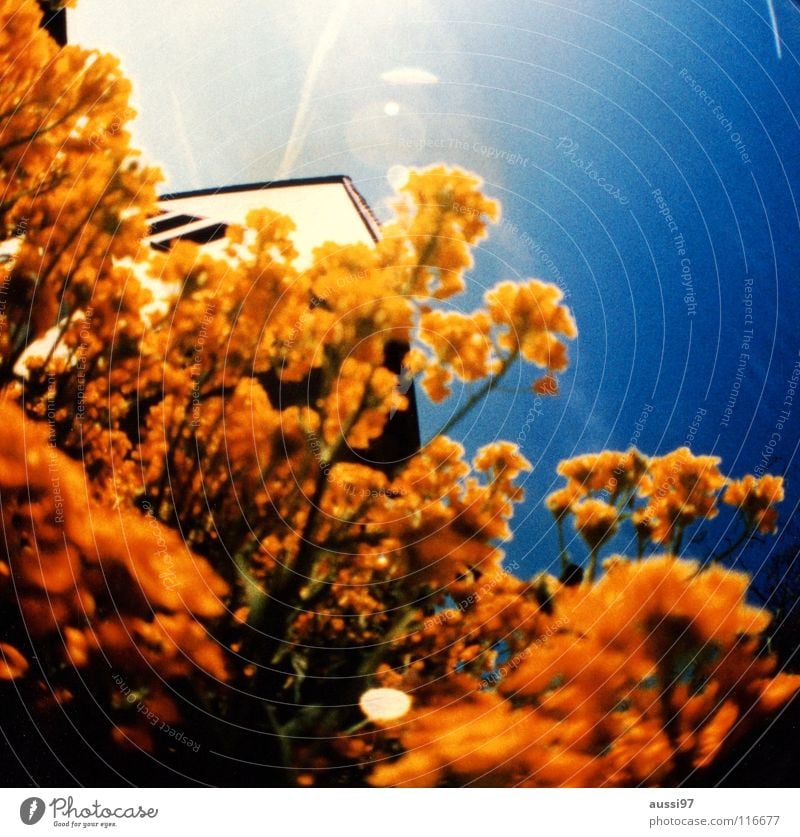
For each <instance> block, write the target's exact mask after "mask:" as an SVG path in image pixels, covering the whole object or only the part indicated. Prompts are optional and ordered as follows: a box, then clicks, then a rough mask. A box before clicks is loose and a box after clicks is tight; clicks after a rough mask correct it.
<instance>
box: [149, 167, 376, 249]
mask: <svg viewBox="0 0 800 837" xmlns="http://www.w3.org/2000/svg"><path fill="white" fill-rule="evenodd" d="M159 207H160V209H161V210H162V212H161V214H159V215H156V216H155V217H153V218H152V219H151V235H150V237H149V239H148V240H149V242H150V244H152V245H153V246H154V247H157V248H160V249H166V248H167V247H169V245H170V243H171V242H172V241H174V240H176V239H185V240H190V241H195V242H197V243H202V244H210V243H212V242H214V241H216V240H218V239H220V238H223V237H224V235H225V230H226V227H227V225H228V224H230V223H243V222H244V221H245V218H246V216H247V213H248V212H249V211H250V210H251V209H255V208H257V207H267V208H269V209H273V210H275V211H277V212H280V213H282V214H285V215H288V216H289V217H291V218H292V219H293V220H295V222H296V225H297V230H296V233H295V235H296V239H297V241H296V244H297V246H298V250H299V251H300V253H301V256H302V257H303V258H304V259H308V258H309V256H310V252H311V250H313V248H314V247H315V246H317V245H319V244H322V243H323V242H324V241H338V242H341V243H343V244H345V243H352V242H355V241H372V242H375V241H377V240H378V238H379V237H380V223H379V222H378V219H377V218H376V217H375V215H374V213H373V212H372V210H371V209H370V207H369V204H368V203H367V202H366V200H364V198H363V196H362V195H361V194H360V193H359V191H358V190H357V189H356V188H355V186H354V185H353V182H352V180H351V179H350V178H349V177H348V176H347V175H341V174H336V175H326V176H322V177H309V178H296V179H292V180H273V181H265V182H258V183H243V184H239V185H230V186H218V187H213V188H207V189H195V190H191V191H187V192H175V193H170V194H166V195H163V196H162V197H161V198H160V199H159Z"/></svg>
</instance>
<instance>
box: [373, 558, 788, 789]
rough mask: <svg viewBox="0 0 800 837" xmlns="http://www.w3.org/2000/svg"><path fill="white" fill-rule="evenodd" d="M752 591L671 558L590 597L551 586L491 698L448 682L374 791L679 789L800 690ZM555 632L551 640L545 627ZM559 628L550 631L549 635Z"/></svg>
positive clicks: (403, 730) (420, 707)
mask: <svg viewBox="0 0 800 837" xmlns="http://www.w3.org/2000/svg"><path fill="white" fill-rule="evenodd" d="M747 583H748V577H747V576H746V575H744V574H742V573H736V572H732V571H730V570H726V569H723V568H722V567H719V566H717V567H712V568H709V569H706V570H700V568H699V566H698V565H697V564H696V563H695V562H691V561H682V560H679V559H676V558H673V557H659V558H651V559H649V560H647V561H642V562H634V563H631V562H629V561H626V560H623V559H616V560H614V561H613V562H611V563H610V565H609V569H608V572H607V574H606V575H605V576H604V577H603V579H602V580H601V581H600V582H598V584H596V585H594V586H593V587H581V588H568V587H558V585H553V583H552V582H551V585H553V587H554V589H553V595H552V599H551V600H550V608H551V612H550V613H549V615H545V614H543V613H540V615H539V617H538V619H537V620H536V622H535V628H534V626H533V625H531V626H530V627H531V632H530V634H529V635H530V636H532V637H535V636H536V631H537V630H538V632H539V634H540V639H539V640H534V642H533V643H532V644H531V645H530V646H529V647H528V649H527V651H526V652H524V653H520V654H517V655H516V656H515V658H514V661H515V664H514V665H508V666H506V668H507V670H508V673H507V674H506V676H505V677H504V678H503V679H501V680H500V681H499V682H498V684H497V687H496V689H494V690H486V689H476V688H475V681H474V680H473V679H472V678H469V677H466V676H463V675H453V676H451V677H450V678H448V683H447V686H446V687H443V688H439V689H437V690H436V691H435V692H434V693H432V694H430V695H429V696H428V695H426V692H425V690H424V689H423V690H421V691H420V698H421V697H422V696H426V697H428V699H427V700H421V699H417V700H415V705H414V708H413V709H412V710H411V712H410V713H409V714H408V715H407V716H406V717H405V718H404V719H402V720H401V721H399V722H397V723H396V724H394V725H392V726H391V727H389V728H388V729H387V730H386V731H385V733H384V735H385V736H387V737H388V738H390V739H391V738H393V739H397V740H399V742H400V743H401V744H402V747H403V755H402V756H401V757H400V758H399V759H397V760H394V761H385V762H384V763H382V764H381V765H379V766H378V767H377V768H376V769H375V770H374V771H373V774H372V782H373V784H375V785H379V786H389V785H391V786H406V787H408V786H422V787H428V786H431V785H439V784H443V785H453V784H457V785H463V784H467V783H468V784H470V785H473V786H474V785H489V786H498V785H500V786H509V785H513V786H524V787H587V786H588V787H630V786H642V785H645V786H659V785H666V786H674V785H676V784H678V783H680V782H681V781H684V780H685V779H687V778H689V776H690V775H692V776H693V775H695V771H698V770H702V769H703V768H705V767H707V766H708V765H709V764H711V763H712V762H713V760H714V759H715V758H718V757H720V755H721V754H722V753H724V752H725V751H726V750H728V749H730V748H731V747H732V746H733V745H734V744H735V743H736V742H737V741H738V740H740V739H741V738H742V737H744V736H746V735H747V734H748V733H749V732H750V731H751V730H752V729H754V728H755V729H757V728H758V725H759V724H760V723H762V722H763V720H764V719H765V718H766V717H768V716H769V715H770V714H771V713H774V712H775V711H776V710H777V709H778V708H780V706H781V705H782V704H783V703H785V701H786V700H787V699H788V698H789V697H790V696H791V695H793V694H794V693H795V692H796V691H797V690H798V688H800V676H795V675H786V674H778V675H776V674H775V673H774V666H775V662H774V660H773V659H772V658H770V657H768V656H765V655H763V654H761V653H760V646H759V639H758V635H759V633H760V632H761V631H762V630H763V628H764V627H765V626H766V624H767V623H768V621H769V616H768V614H766V613H765V612H764V611H761V610H759V609H758V608H754V607H752V606H750V605H748V604H747V603H746V600H745V594H746V589H747ZM548 626H550V627H548ZM553 626H555V629H553Z"/></svg>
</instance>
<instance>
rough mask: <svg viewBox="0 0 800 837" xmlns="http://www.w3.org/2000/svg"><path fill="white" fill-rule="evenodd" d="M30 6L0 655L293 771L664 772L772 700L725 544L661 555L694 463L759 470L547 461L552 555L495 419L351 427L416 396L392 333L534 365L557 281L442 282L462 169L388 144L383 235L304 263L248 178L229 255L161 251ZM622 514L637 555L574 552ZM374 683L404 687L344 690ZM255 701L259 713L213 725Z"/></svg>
mask: <svg viewBox="0 0 800 837" xmlns="http://www.w3.org/2000/svg"><path fill="white" fill-rule="evenodd" d="M39 17H40V13H39V10H38V7H37V4H36V3H35V2H33V0H0V75H1V76H2V79H3V84H2V86H0V180H2V184H1V186H0V188H1V189H2V194H3V201H2V204H0V212H2V229H1V230H0V235H2V245H3V247H4V249H3V251H2V252H3V256H2V259H0V284H2V288H3V295H2V305H0V426H2V428H3V433H2V434H0V499H1V500H2V508H1V516H2V524H3V531H4V539H3V546H2V552H0V602H2V608H3V612H4V614H5V615H6V616H5V618H4V624H5V625H7V626H8V627H7V629H6V630H5V631H4V634H3V636H2V637H0V687H2V686H3V685H4V684H6V685H7V684H10V683H13V684H14V686H15V688H18V689H20V690H26V689H27V692H26V694H30V695H32V696H34V697H35V700H33V701H32V703H31V708H32V711H33V712H34V713H39V715H40V716H41V717H42V718H44V717H46V716H47V715H48V713H53V712H54V711H55V708H56V707H57V706H68V705H70V703H71V702H74V701H78V700H81V699H82V698H81V697H79V696H78V690H77V689H76V685H77V684H78V682H79V681H80V682H84V679H85V678H87V677H89V675H91V677H90V678H89V679H90V681H91V682H92V683H93V684H96V687H95V690H94V694H93V699H94V700H95V701H96V703H97V706H98V707H99V708H100V709H101V710H102V712H98V721H97V723H98V724H99V725H101V727H102V729H103V730H104V734H107V736H108V738H109V739H110V740H111V741H112V742H113V745H114V747H116V748H117V749H118V751H119V753H120V754H124V753H126V752H147V753H152V754H154V755H155V756H156V757H157V758H159V759H168V758H169V757H170V756H169V748H168V747H167V745H166V743H165V741H164V740H163V736H159V734H158V732H157V731H155V730H154V729H153V727H152V724H151V723H149V721H148V718H149V716H148V715H147V714H145V713H143V712H141V711H135V710H133V709H132V707H131V705H130V701H129V700H128V695H130V694H134V695H135V696H136V697H137V699H138V700H139V701H140V702H141V703H142V704H143V705H144V706H145V707H146V708H147V711H148V712H149V713H150V715H151V716H153V717H157V718H160V719H161V720H162V721H164V722H166V723H168V724H170V725H173V726H175V727H177V728H182V727H185V729H186V733H187V735H189V737H190V738H191V739H192V740H196V741H201V740H204V738H205V739H206V740H207V739H209V738H213V740H214V742H215V747H217V748H219V749H222V750H223V751H225V748H226V747H227V748H228V750H227V752H228V753H229V755H230V756H231V757H232V758H236V759H243V760H251V761H253V763H256V762H257V761H258V760H259V759H264V760H266V761H268V760H270V759H277V758H279V759H281V760H283V763H284V766H285V767H288V768H291V769H292V771H293V772H292V774H291V775H292V776H293V781H296V783H298V784H301V785H308V784H314V783H318V782H324V781H327V779H326V777H330V776H331V775H333V773H332V771H339V772H340V774H341V775H342V776H344V777H345V779H344V780H342V781H346V782H349V783H361V784H364V783H372V784H374V785H424V786H429V785H430V786H434V785H439V784H450V785H451V784H465V783H472V784H474V783H478V784H492V785H512V784H513V785H535V786H566V785H592V786H594V785H597V786H600V785H615V786H620V785H638V784H648V785H670V784H673V783H676V782H678V781H682V780H684V779H685V778H686V777H687V776H689V775H691V774H692V772H693V771H696V770H700V769H702V768H704V767H707V766H708V765H709V764H711V763H712V762H713V761H714V760H715V759H717V758H720V757H721V756H722V754H724V753H725V752H726V751H727V750H728V749H729V748H730V747H732V746H733V745H734V744H735V743H736V741H737V740H739V739H741V738H743V737H745V736H747V735H748V734H751V733H752V731H753V730H758V729H759V728H760V725H763V724H764V723H766V720H767V719H768V718H769V717H770V716H771V714H773V713H775V712H776V711H777V710H778V709H780V707H781V706H782V705H784V704H785V703H786V701H787V700H788V699H789V698H790V697H791V695H792V694H793V693H794V692H795V691H796V690H797V689H798V686H799V685H800V683H799V682H798V679H797V678H795V677H791V676H789V675H786V674H782V673H777V672H776V671H775V661H774V659H773V658H772V657H770V656H769V655H768V654H766V653H764V651H763V648H762V632H763V631H764V629H765V627H766V624H767V622H768V616H767V614H766V613H765V612H764V611H761V610H759V609H756V608H754V607H752V606H751V605H749V604H748V603H747V600H746V591H747V584H748V579H747V577H746V576H745V575H743V574H741V573H737V572H733V571H731V570H728V569H725V568H724V567H723V566H722V565H719V564H713V565H711V566H709V567H701V566H700V565H698V564H697V563H696V562H693V561H689V560H684V559H681V558H678V557H675V555H676V554H677V553H678V552H679V551H680V546H681V543H682V539H683V535H684V532H685V531H686V530H687V529H688V528H689V527H691V526H693V525H694V524H696V523H700V522H702V521H703V520H706V519H709V518H711V517H713V516H714V515H715V514H716V513H717V501H718V497H719V495H720V493H721V492H724V493H722V502H723V503H725V504H728V505H730V506H732V507H733V508H735V509H736V510H737V512H738V513H739V515H740V517H741V519H742V523H743V530H744V532H745V534H746V535H749V534H752V533H754V532H760V533H768V532H770V531H772V530H773V529H774V528H775V526H776V510H775V505H776V504H777V503H778V502H779V501H780V500H781V499H782V496H783V494H782V492H783V487H782V481H781V479H780V478H779V477H773V476H770V475H767V476H764V477H762V478H760V479H756V478H754V477H752V476H746V477H744V478H743V479H741V480H731V479H728V478H726V477H725V476H723V474H722V473H721V472H720V471H719V467H718V466H719V464H720V463H719V461H718V460H717V459H715V458H714V457H708V456H695V455H694V454H692V453H691V452H690V451H689V450H688V449H686V448H682V449H680V450H677V451H674V452H672V453H669V454H667V455H665V456H660V457H647V456H645V455H643V454H641V453H640V452H638V451H635V450H631V451H628V452H615V451H603V452H601V453H599V454H591V455H586V456H582V457H579V458H577V459H572V460H569V461H565V462H562V463H561V465H560V467H559V473H560V474H561V475H562V476H563V477H565V479H566V481H567V482H566V486H565V487H564V488H562V489H560V490H559V491H557V492H555V493H554V494H552V495H551V496H550V497H549V498H548V500H547V505H548V507H549V508H550V510H551V511H552V512H553V514H554V516H555V517H556V521H557V523H558V525H559V526H561V525H563V524H564V522H565V521H566V520H567V519H568V518H570V517H571V518H572V520H573V522H574V525H575V527H576V529H577V530H578V532H580V534H581V536H582V537H583V539H584V540H585V542H586V545H587V549H588V552H589V559H588V563H587V566H586V568H585V572H584V577H583V581H582V583H579V584H565V583H562V582H561V581H559V580H558V579H556V578H554V577H551V576H541V577H539V578H536V579H532V580H523V579H520V578H517V577H516V576H515V575H513V574H512V573H510V572H506V571H505V570H504V569H503V561H504V558H505V553H504V551H503V548H502V544H503V543H504V542H507V541H510V540H511V539H512V534H513V531H512V516H513V511H514V506H515V505H516V504H518V503H520V502H522V501H523V499H524V492H523V490H522V488H521V487H520V485H519V481H520V477H521V476H522V475H523V474H524V473H526V472H527V471H530V469H531V465H530V463H529V462H528V461H527V460H526V459H525V457H524V456H523V455H522V454H521V452H520V451H519V450H518V448H517V446H516V445H514V444H511V443H508V442H502V441H495V442H492V443H490V444H487V445H486V446H484V447H483V448H481V449H480V450H479V451H478V453H477V454H476V455H475V457H474V458H473V459H472V461H469V460H468V459H467V457H466V455H465V451H464V448H463V446H462V445H461V444H459V443H458V442H457V441H454V440H453V439H450V438H448V437H447V436H444V435H440V436H437V437H436V438H434V439H432V440H431V441H430V442H429V443H427V444H426V445H424V446H423V448H422V449H421V450H420V451H419V452H418V453H416V454H415V455H413V456H411V457H410V458H409V459H408V460H407V461H405V462H403V463H402V464H401V465H400V466H398V467H397V468H395V469H394V470H393V471H387V470H386V469H378V468H373V467H370V466H369V465H367V464H363V463H359V462H355V461H353V457H352V456H351V453H352V451H354V450H356V451H358V450H360V451H363V450H364V449H366V448H367V447H368V446H369V445H370V443H371V442H372V441H373V440H375V439H377V438H378V437H380V435H381V434H382V433H383V431H384V428H385V425H386V423H387V421H388V417H389V416H390V415H391V414H392V413H393V412H394V411H397V410H403V409H405V408H406V406H407V400H406V396H404V395H402V394H400V392H399V390H398V386H397V384H398V378H397V375H395V374H394V373H392V372H390V371H389V370H388V369H387V368H386V366H384V354H385V349H386V344H387V342H389V341H395V342H396V341H399V342H401V343H406V344H409V345H413V346H414V348H413V349H412V350H411V351H410V352H409V354H408V357H407V359H406V364H407V367H408V368H409V369H410V370H411V371H412V372H414V373H415V374H417V375H418V376H419V379H420V380H421V384H422V387H423V388H424V390H425V392H426V393H427V395H428V397H429V398H430V399H432V400H433V401H439V400H442V399H445V398H447V397H448V395H449V394H450V391H451V387H452V385H453V383H454V381H455V380H460V381H462V382H465V383H467V384H470V385H476V386H478V387H480V386H481V385H483V384H485V383H486V382H491V381H496V380H499V379H500V378H502V376H503V375H504V374H505V373H506V372H507V371H508V370H510V369H511V368H512V366H513V365H515V364H518V363H525V364H529V365H530V366H532V367H533V368H534V370H535V371H534V373H533V375H532V386H533V387H534V388H535V389H536V391H537V392H541V393H547V394H555V393H556V391H557V387H556V386H555V376H556V375H557V374H558V373H559V372H562V371H563V370H564V369H565V368H566V366H567V362H568V356H567V342H568V341H569V340H570V339H572V338H574V337H575V336H576V334H577V330H576V325H575V322H574V320H573V318H572V315H571V313H570V311H569V310H568V308H567V307H566V306H565V305H564V303H563V299H562V295H561V292H560V291H559V289H558V288H556V287H554V286H552V285H550V284H547V283H544V282H542V281H539V280H537V279H529V280H524V281H520V282H510V281H509V282H501V283H500V284H498V285H497V286H495V287H494V288H491V289H490V290H488V291H487V293H486V294H485V298H484V305H483V307H481V308H479V309H478V310H475V311H472V312H471V313H457V312H454V311H452V310H450V309H449V308H445V307H443V306H442V303H443V301H446V300H448V299H449V298H450V297H452V296H454V295H457V294H458V293H460V292H461V291H462V290H463V289H464V287H465V275H466V272H467V271H468V270H469V269H470V268H471V267H472V264H473V262H472V255H471V251H472V248H473V247H474V245H475V244H476V243H478V242H479V241H480V240H481V239H482V238H483V237H484V236H485V235H486V234H487V230H488V225H489V224H490V223H491V222H492V221H493V220H496V219H497V218H498V216H499V207H498V205H497V204H496V202H494V201H492V200H490V199H488V198H487V197H486V196H485V195H484V194H483V193H482V191H481V181H480V179H479V178H478V177H477V176H475V175H473V174H471V173H468V172H465V171H462V170H459V169H449V168H446V167H444V166H438V167H435V168H432V169H429V170H427V171H424V172H415V173H412V174H411V176H410V177H409V179H408V182H407V183H406V185H405V186H404V187H403V188H402V189H401V190H400V192H399V194H398V195H397V197H396V201H395V206H394V218H393V220H392V221H391V222H390V223H388V224H386V225H385V226H384V228H383V234H382V238H381V240H380V241H379V242H378V243H377V244H376V245H375V246H374V247H368V246H366V245H355V246H353V245H351V246H338V245H333V244H327V245H325V246H323V247H321V248H319V249H318V250H317V251H316V253H315V259H314V264H313V266H312V267H311V268H310V269H308V270H305V271H301V270H299V269H298V268H297V267H296V265H295V261H296V255H297V254H296V252H295V250H294V247H293V245H292V241H291V232H292V229H293V225H292V222H291V221H290V220H289V219H287V218H283V217H279V216H277V215H275V214H273V213H270V212H267V211H262V212H254V213H252V214H251V216H250V217H249V218H248V223H247V225H246V226H245V227H241V228H230V229H229V231H228V245H227V250H226V252H225V254H224V255H223V256H219V257H216V258H213V257H211V256H210V255H209V254H208V253H204V252H203V251H202V250H201V249H200V248H198V247H197V246H195V245H193V244H189V243H179V244H176V245H175V246H174V247H173V248H172V249H171V250H170V251H169V252H168V253H156V252H154V251H152V250H151V249H150V248H149V247H148V246H147V245H146V244H144V243H143V239H144V237H145V236H146V234H147V229H148V219H149V218H150V217H151V216H152V215H153V214H154V212H155V194H156V193H155V189H156V185H157V183H158V182H159V179H160V174H159V172H158V171H157V170H155V169H153V168H150V167H147V166H145V165H143V163H142V162H141V160H140V157H139V155H138V154H137V152H136V151H135V150H134V149H132V148H131V146H130V134H129V130H128V127H127V125H128V122H129V121H130V119H131V117H132V115H133V113H132V111H131V109H130V107H129V104H128V98H129V94H130V83H129V82H128V81H127V80H126V79H125V78H124V76H123V75H122V73H121V71H120V68H119V64H118V62H117V61H116V60H115V59H114V58H111V57H109V56H105V55H100V54H99V53H95V52H90V51H87V50H84V49H82V48H80V47H77V46H69V47H66V48H63V49H62V48H58V47H57V46H56V45H55V44H54V43H53V42H52V41H51V40H50V39H49V37H48V35H47V34H46V33H45V32H44V31H43V30H41V29H40V28H39ZM354 277H357V281H355V280H354ZM154 288H160V289H161V291H160V292H159V294H157V295H156V296H158V297H159V298H160V299H161V300H162V303H160V304H154V300H155V297H154V294H153V289H154ZM170 294H171V295H170ZM164 300H167V301H166V302H164ZM200 323H202V327H203V334H202V343H200V342H199V341H198V329H199V324H200ZM310 381H313V397H308V398H306V399H301V400H299V401H297V402H296V403H290V404H284V403H281V402H279V401H276V399H275V398H274V395H272V396H271V395H270V392H274V388H275V387H279V388H280V387H288V386H291V385H297V384H299V385H301V387H302V386H303V385H304V384H305V382H310ZM270 382H271V383H270ZM270 387H273V389H272V390H271V389H270ZM309 391H311V390H310V389H309ZM628 521H629V522H630V524H631V525H632V526H633V527H634V528H635V531H636V533H637V535H638V537H639V543H640V556H639V559H628V558H624V557H619V556H606V560H605V561H604V562H603V567H604V571H603V573H602V575H601V576H600V577H599V578H598V572H599V569H600V564H601V561H600V551H601V550H602V549H603V548H604V547H606V548H610V546H611V542H612V541H613V538H614V536H615V534H616V533H617V531H618V529H619V527H620V526H621V525H623V524H624V523H626V522H628ZM645 547H648V549H649V548H651V547H652V548H657V549H659V550H661V552H662V553H663V554H658V555H648V556H645V552H646V551H647V550H646V548H645ZM562 560H563V561H564V562H565V563H566V560H567V557H566V555H562ZM109 670H110V672H111V673H109ZM112 674H113V675H114V676H112ZM115 678H116V679H115ZM332 679H333V680H335V683H336V686H335V687H334V691H335V694H331V691H330V688H331V687H330V685H329V681H330V680H332ZM119 682H124V683H126V684H127V685H126V692H125V693H124V694H123V693H122V692H121V691H120V688H119ZM373 688H380V689H383V690H388V692H382V693H381V694H389V695H390V696H391V694H396V693H402V694H403V695H405V696H407V698H408V699H407V700H400V701H394V704H396V705H399V706H407V707H409V708H408V711H407V712H405V711H404V714H402V715H400V716H398V717H394V718H391V717H388V716H387V712H383V713H381V712H376V711H374V710H369V711H370V712H373V715H372V716H370V714H369V713H368V714H367V715H366V716H365V715H364V712H363V711H362V710H361V709H359V701H360V700H361V699H362V698H363V695H364V694H365V693H366V692H367V691H368V690H369V689H373ZM21 693H22V692H19V694H21ZM243 695H254V696H256V697H257V698H258V701H255V702H254V701H250V702H248V701H246V700H244V698H243V697H242V696H243ZM189 703H191V705H192V706H193V707H195V708H197V707H199V708H200V710H201V712H200V713H199V717H201V718H204V719H205V720H204V721H203V723H202V724H201V725H200V726H198V723H200V722H198V720H197V718H198V712H195V713H194V714H193V715H192V716H191V719H190V718H189V717H188V716H187V713H185V711H184V706H185V705H188V704H189ZM254 704H256V705H255V708H254ZM362 705H364V704H363V701H362ZM203 724H204V725H203ZM192 725H194V726H192ZM215 725H216V726H215ZM248 726H251V727H253V728H255V729H256V730H258V731H259V732H267V733H269V734H270V736H269V737H263V736H262V737H260V738H258V737H256V736H247V735H236V734H231V733H230V730H231V729H233V728H238V729H246V728H247V727H248ZM272 740H274V741H278V742H280V744H281V746H280V748H279V750H273V751H270V752H269V753H266V754H265V753H264V752H263V747H266V746H268V745H269V742H270V741H272ZM255 741H258V742H261V743H260V744H259V746H260V747H261V748H262V749H261V750H254V749H253V748H254V746H255V744H254V742H255ZM167 743H168V742H167ZM120 758H123V760H122V761H120V764H121V765H124V763H125V762H124V757H123V756H122V755H121V756H120ZM122 769H123V770H124V767H123V768H122ZM220 781H224V777H220Z"/></svg>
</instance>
